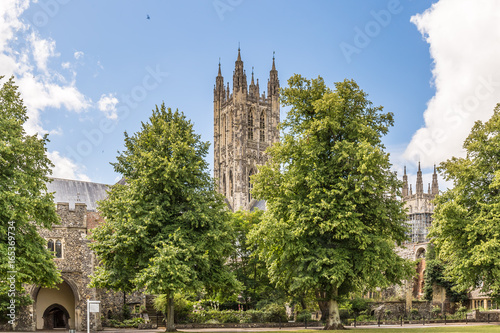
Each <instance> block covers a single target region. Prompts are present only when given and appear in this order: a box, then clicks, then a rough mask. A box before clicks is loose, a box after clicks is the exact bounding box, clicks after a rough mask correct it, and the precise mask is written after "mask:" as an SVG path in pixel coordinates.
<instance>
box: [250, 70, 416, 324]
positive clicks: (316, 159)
mask: <svg viewBox="0 0 500 333" xmlns="http://www.w3.org/2000/svg"><path fill="white" fill-rule="evenodd" d="M288 85H289V87H288V88H285V89H282V91H281V101H282V103H283V105H284V106H290V107H291V109H290V111H289V112H288V115H287V117H286V119H285V121H284V122H282V123H281V125H280V127H281V129H282V130H284V133H285V134H284V135H283V137H282V139H281V142H280V143H279V144H276V145H274V146H272V147H271V148H270V149H268V150H267V154H268V156H269V160H268V162H267V163H266V164H265V165H264V166H263V167H261V168H260V169H259V173H258V174H257V175H255V176H253V182H254V189H253V196H254V197H255V198H261V199H265V200H267V204H266V205H267V211H266V212H265V213H264V217H263V221H262V223H261V224H260V225H259V227H258V228H257V229H256V230H255V231H254V232H253V233H252V234H251V239H252V241H255V242H257V243H258V244H259V253H260V255H261V257H262V258H263V259H264V260H265V261H266V264H267V267H268V269H269V273H270V277H271V281H272V282H274V283H277V284H278V285H279V286H282V287H283V288H286V289H287V290H288V291H289V292H290V293H292V294H293V293H294V292H295V291H303V290H312V291H313V292H315V294H318V295H324V297H325V299H326V301H327V302H328V308H329V317H328V320H327V325H326V327H325V329H336V328H339V327H342V325H341V323H340V318H339V309H338V302H339V300H340V299H341V298H343V297H346V296H347V295H348V294H349V293H351V292H356V291H363V290H364V289H365V288H373V287H384V286H387V285H390V284H394V283H400V281H401V279H403V278H406V277H407V276H409V275H410V274H411V273H413V270H414V267H413V265H411V264H410V263H409V262H407V261H405V260H404V259H402V258H400V257H399V256H398V255H397V254H396V253H395V252H394V247H395V244H401V243H402V242H403V241H404V240H405V239H406V236H405V232H406V227H405V225H404V220H405V218H406V214H405V212H404V210H403V206H402V203H401V201H400V200H399V199H398V196H399V194H400V192H399V191H400V190H399V189H400V188H401V182H400V181H398V179H397V177H396V175H395V173H393V172H391V171H390V166H391V164H390V163H389V155H388V154H387V153H385V152H384V146H383V144H382V143H381V136H382V135H384V134H386V133H387V132H388V129H389V126H392V124H393V116H392V114H391V113H382V107H373V106H372V103H371V102H370V101H369V100H368V99H367V95H366V93H364V92H363V91H362V90H361V89H360V88H359V87H358V85H357V84H356V83H355V82H354V81H352V80H345V81H344V82H339V83H336V84H335V90H331V89H329V88H328V87H326V86H325V83H324V81H323V79H322V78H321V77H318V78H317V79H312V80H308V79H305V78H303V77H302V76H300V75H295V76H292V77H291V78H290V79H289V80H288Z"/></svg>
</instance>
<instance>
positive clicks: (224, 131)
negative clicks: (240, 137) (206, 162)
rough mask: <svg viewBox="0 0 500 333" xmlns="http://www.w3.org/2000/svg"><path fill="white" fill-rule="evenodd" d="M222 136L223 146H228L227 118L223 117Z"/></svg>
mask: <svg viewBox="0 0 500 333" xmlns="http://www.w3.org/2000/svg"><path fill="white" fill-rule="evenodd" d="M221 131H222V133H221V135H222V145H224V146H225V145H226V116H225V115H223V116H222V126H221Z"/></svg>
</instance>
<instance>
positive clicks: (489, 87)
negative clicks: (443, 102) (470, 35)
mask: <svg viewBox="0 0 500 333" xmlns="http://www.w3.org/2000/svg"><path fill="white" fill-rule="evenodd" d="M477 81H478V83H477V85H476V86H475V88H474V90H473V91H471V93H470V94H469V95H467V96H466V97H464V98H463V99H462V101H461V103H460V104H457V105H455V106H451V107H450V108H448V109H447V110H446V111H445V113H444V121H443V122H442V124H441V127H439V128H434V129H433V130H432V131H431V133H430V135H429V137H428V138H426V139H423V140H418V141H417V143H416V148H415V149H413V150H412V151H411V153H410V156H411V159H413V160H415V161H417V160H420V159H421V157H422V156H423V155H431V154H432V153H434V151H435V150H436V148H437V147H438V145H440V144H443V143H444V142H446V141H447V140H449V139H450V138H449V137H448V134H447V133H449V129H457V128H459V127H460V126H461V125H462V123H463V122H464V121H465V120H466V119H467V118H469V117H470V116H471V115H472V114H473V113H474V111H476V110H477V109H478V107H479V106H480V104H481V102H483V101H485V100H487V99H488V98H490V97H491V96H492V95H493V94H494V93H495V92H498V91H499V90H500V89H499V87H500V81H496V78H494V77H493V76H492V75H490V76H488V77H487V78H485V77H483V76H480V77H478V79H477Z"/></svg>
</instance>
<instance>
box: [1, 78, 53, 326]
mask: <svg viewBox="0 0 500 333" xmlns="http://www.w3.org/2000/svg"><path fill="white" fill-rule="evenodd" d="M2 78H3V77H0V79H2ZM27 118H28V116H27V110H26V107H25V106H24V104H23V100H22V99H21V95H20V93H19V92H18V91H17V86H16V85H15V83H14V79H13V78H12V77H11V78H10V79H9V80H7V81H6V82H5V83H4V84H3V86H2V88H1V89H0V230H1V232H0V237H1V241H0V255H1V260H0V281H2V284H1V285H0V295H1V296H0V303H1V309H6V307H7V305H8V303H9V302H10V299H11V298H12V299H15V300H16V301H17V305H19V304H20V302H19V301H22V302H21V303H26V301H27V299H26V298H23V297H21V294H22V292H23V291H24V289H23V287H22V284H37V285H40V286H43V287H52V286H55V285H56V284H57V283H59V282H61V278H60V273H59V271H58V270H57V268H56V265H55V263H54V260H53V258H54V256H53V255H52V254H51V253H50V252H49V250H48V249H47V243H46V241H45V240H44V239H43V238H42V237H41V236H40V235H39V233H38V228H47V229H49V228H51V226H52V225H53V224H56V223H58V222H59V218H58V216H57V213H56V208H55V205H54V202H53V195H52V194H51V193H47V187H46V183H47V182H49V181H50V178H48V175H50V174H51V173H52V170H51V167H52V166H53V165H52V163H51V162H50V160H49V159H48V158H47V156H46V147H45V143H46V142H47V141H48V139H47V136H46V135H45V136H44V137H43V138H39V137H37V135H27V134H26V132H25V131H24V128H23V124H24V123H25V122H26V120H27ZM11 284H14V285H15V289H13V288H11ZM9 294H12V295H14V296H12V297H11V296H8V295H9ZM2 317H3V319H5V318H6V317H5V316H2Z"/></svg>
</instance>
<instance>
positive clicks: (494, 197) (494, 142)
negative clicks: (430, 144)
mask: <svg viewBox="0 0 500 333" xmlns="http://www.w3.org/2000/svg"><path fill="white" fill-rule="evenodd" d="M499 130H500V104H498V105H497V106H496V107H495V109H494V113H493V116H492V117H491V119H490V120H488V121H487V122H486V123H483V122H481V121H477V122H476V123H475V125H474V126H473V128H472V130H471V133H470V134H469V136H468V137H467V139H466V140H465V142H464V145H463V147H464V149H465V151H466V152H467V155H466V157H464V158H459V157H453V158H451V159H449V160H447V161H446V162H443V163H441V164H440V167H439V170H440V171H442V172H443V175H444V178H445V179H446V180H448V181H450V180H451V181H453V185H454V187H453V188H452V189H449V190H447V191H445V192H444V193H442V194H440V195H439V196H438V197H437V199H436V204H437V206H436V209H435V210H434V221H433V226H432V229H431V232H430V233H429V235H430V236H431V237H434V240H433V242H434V243H435V244H436V252H437V255H438V257H439V258H440V259H441V260H443V261H444V262H445V263H446V265H445V266H444V274H445V277H446V278H447V279H449V280H450V281H452V282H453V283H454V284H455V285H456V287H455V289H456V290H458V291H466V290H470V289H473V288H477V287H480V288H481V290H482V291H483V292H485V293H490V294H491V295H492V296H494V297H496V298H500V297H499V296H500V260H499V256H498V253H500V236H499V235H500V133H499Z"/></svg>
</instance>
